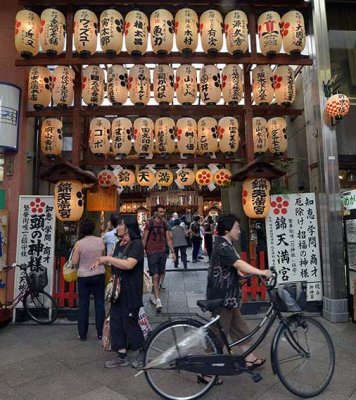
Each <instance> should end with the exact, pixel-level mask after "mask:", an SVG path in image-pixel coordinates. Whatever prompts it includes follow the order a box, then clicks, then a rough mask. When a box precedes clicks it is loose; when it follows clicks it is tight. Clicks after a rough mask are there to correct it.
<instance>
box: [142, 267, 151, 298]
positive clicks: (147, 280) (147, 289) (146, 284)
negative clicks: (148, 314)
mask: <svg viewBox="0 0 356 400" xmlns="http://www.w3.org/2000/svg"><path fill="white" fill-rule="evenodd" d="M151 291H152V279H151V277H150V275H149V273H148V272H147V271H143V290H142V293H143V294H147V293H151Z"/></svg>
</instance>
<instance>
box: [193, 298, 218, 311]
mask: <svg viewBox="0 0 356 400" xmlns="http://www.w3.org/2000/svg"><path fill="white" fill-rule="evenodd" d="M223 302H224V299H217V300H198V301H197V305H198V307H200V308H201V310H202V311H203V312H205V311H210V312H213V311H214V310H215V309H216V308H218V307H220V306H222V304H223Z"/></svg>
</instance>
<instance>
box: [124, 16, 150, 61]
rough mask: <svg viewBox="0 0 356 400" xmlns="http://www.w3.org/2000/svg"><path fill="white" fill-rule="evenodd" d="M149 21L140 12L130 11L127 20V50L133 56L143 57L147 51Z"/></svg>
mask: <svg viewBox="0 0 356 400" xmlns="http://www.w3.org/2000/svg"><path fill="white" fill-rule="evenodd" d="M147 38H148V19H147V17H146V15H145V14H144V13H143V12H141V11H138V10H135V11H130V12H129V13H128V14H127V15H126V18H125V44H126V50H127V51H128V53H129V54H131V55H133V56H135V55H136V56H142V55H143V54H145V52H146V50H147Z"/></svg>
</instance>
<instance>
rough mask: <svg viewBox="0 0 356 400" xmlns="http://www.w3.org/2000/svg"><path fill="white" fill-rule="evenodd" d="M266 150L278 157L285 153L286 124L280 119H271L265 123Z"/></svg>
mask: <svg viewBox="0 0 356 400" xmlns="http://www.w3.org/2000/svg"><path fill="white" fill-rule="evenodd" d="M267 132H268V149H269V151H270V152H271V153H273V154H275V155H277V156H280V155H282V154H283V153H285V152H286V151H287V143H288V142H287V123H286V120H285V119H284V118H282V117H276V118H271V119H269V120H268V122H267Z"/></svg>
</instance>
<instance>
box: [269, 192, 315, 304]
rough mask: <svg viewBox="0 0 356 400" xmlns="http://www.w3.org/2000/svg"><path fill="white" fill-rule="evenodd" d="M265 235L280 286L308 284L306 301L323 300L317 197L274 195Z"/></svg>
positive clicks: (272, 265) (270, 259) (313, 195)
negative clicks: (301, 282)
mask: <svg viewBox="0 0 356 400" xmlns="http://www.w3.org/2000/svg"><path fill="white" fill-rule="evenodd" d="M266 233H267V248H268V261H269V265H270V267H274V268H275V269H276V270H277V272H278V283H285V282H298V281H306V282H307V300H308V301H314V300H322V295H323V293H322V284H321V263H320V251H319V237H318V221H317V213H316V205H315V194H314V193H301V194H283V195H282V194H279V195H272V196H271V209H270V213H269V215H268V217H267V218H266Z"/></svg>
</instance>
